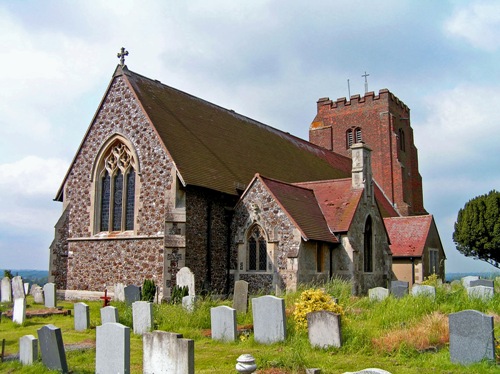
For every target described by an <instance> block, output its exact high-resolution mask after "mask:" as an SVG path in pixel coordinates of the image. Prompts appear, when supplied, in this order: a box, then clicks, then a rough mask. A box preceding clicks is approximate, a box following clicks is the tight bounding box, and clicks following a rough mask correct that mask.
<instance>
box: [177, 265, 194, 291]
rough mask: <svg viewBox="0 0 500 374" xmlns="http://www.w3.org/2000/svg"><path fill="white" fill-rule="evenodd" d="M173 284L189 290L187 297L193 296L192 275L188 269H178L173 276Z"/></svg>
mask: <svg viewBox="0 0 500 374" xmlns="http://www.w3.org/2000/svg"><path fill="white" fill-rule="evenodd" d="M175 282H176V285H177V286H178V287H186V286H187V288H188V290H189V296H195V295H196V293H195V289H194V285H195V283H194V274H193V272H192V271H191V269H189V268H188V267H183V268H180V269H179V271H178V272H177V274H176V275H175Z"/></svg>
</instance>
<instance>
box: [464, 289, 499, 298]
mask: <svg viewBox="0 0 500 374" xmlns="http://www.w3.org/2000/svg"><path fill="white" fill-rule="evenodd" d="M467 295H469V298H477V299H483V300H489V299H491V298H493V296H494V295H495V289H494V288H493V287H486V286H475V287H467Z"/></svg>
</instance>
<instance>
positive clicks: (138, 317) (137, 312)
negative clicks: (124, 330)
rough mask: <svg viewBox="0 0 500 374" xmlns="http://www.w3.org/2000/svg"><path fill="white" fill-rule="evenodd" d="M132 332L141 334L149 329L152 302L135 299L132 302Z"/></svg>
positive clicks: (151, 318)
mask: <svg viewBox="0 0 500 374" xmlns="http://www.w3.org/2000/svg"><path fill="white" fill-rule="evenodd" d="M132 321H133V326H134V334H137V335H142V334H144V333H146V332H149V331H151V327H152V326H153V303H150V302H149V301H136V302H135V303H133V304H132Z"/></svg>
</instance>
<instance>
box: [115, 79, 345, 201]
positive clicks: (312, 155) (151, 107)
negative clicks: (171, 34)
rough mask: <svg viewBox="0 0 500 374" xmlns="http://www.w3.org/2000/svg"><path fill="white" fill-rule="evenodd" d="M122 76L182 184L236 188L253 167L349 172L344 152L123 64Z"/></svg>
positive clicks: (290, 176)
mask: <svg viewBox="0 0 500 374" xmlns="http://www.w3.org/2000/svg"><path fill="white" fill-rule="evenodd" d="M118 71H119V70H118ZM124 76H125V77H126V79H127V80H128V81H129V82H130V84H131V86H132V87H133V89H134V92H135V93H136V95H137V97H138V98H139V100H140V102H141V104H142V106H143V107H144V109H145V111H146V113H147V115H148V116H149V118H150V119H151V121H152V123H153V125H154V126H155V128H156V130H157V132H158V134H159V136H160V137H161V139H162V141H163V143H164V144H165V147H166V149H167V150H168V151H169V152H170V154H171V156H172V158H173V160H174V162H175V164H176V166H177V168H178V169H179V172H180V174H181V176H182V178H183V179H184V181H185V182H186V183H187V184H188V185H195V186H201V187H206V188H210V189H213V190H216V191H221V192H224V193H229V194H236V193H237V191H236V186H242V185H243V186H246V185H247V184H248V183H249V182H250V181H251V180H252V178H253V176H254V175H255V173H260V174H262V175H266V176H269V177H272V178H276V179H279V180H282V181H285V182H289V183H293V182H303V181H309V180H325V179H337V178H345V177H349V176H350V171H351V160H350V159H349V158H347V157H344V156H341V155H338V154H335V153H333V152H330V151H328V150H326V149H323V148H321V147H318V146H315V145H313V144H311V143H309V142H307V141H305V140H302V139H299V138H297V137H295V136H292V135H290V134H288V133H285V132H282V131H280V130H277V129H274V128H272V127H269V126H266V125H264V124H262V123H260V122H257V121H254V120H252V119H250V118H247V117H244V116H242V115H240V114H237V113H235V112H233V111H231V110H228V109H224V108H222V107H219V106H217V105H214V104H212V103H209V102H207V101H204V100H202V99H199V98H197V97H194V96H191V95H189V94H187V93H184V92H182V91H179V90H176V89H174V88H171V87H169V86H166V85H164V84H162V83H160V82H158V81H155V80H151V79H149V78H145V77H143V76H141V75H139V74H136V73H133V72H130V71H128V70H125V75H124Z"/></svg>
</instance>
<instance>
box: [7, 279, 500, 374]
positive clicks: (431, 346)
mask: <svg viewBox="0 0 500 374" xmlns="http://www.w3.org/2000/svg"><path fill="white" fill-rule="evenodd" d="M313 287H316V288H324V289H325V290H326V291H327V292H328V293H329V294H330V295H332V296H333V297H335V298H337V299H338V300H339V303H340V304H341V305H342V307H343V308H344V311H345V316H344V318H343V319H342V338H343V344H342V347H340V348H330V349H312V348H311V347H310V343H309V340H308V336H307V332H306V331H296V329H295V323H294V321H293V318H292V312H293V308H294V303H295V302H296V301H297V300H298V299H299V297H300V292H301V291H303V290H305V289H308V288H313ZM350 289H351V285H350V284H349V283H347V282H344V281H340V280H334V281H332V282H330V283H328V284H326V285H320V286H315V285H307V286H304V287H302V288H301V290H299V291H298V292H294V293H288V294H286V295H283V296H282V297H283V298H284V299H285V307H286V315H287V338H286V340H285V341H284V342H282V343H275V344H271V345H263V344H258V343H256V342H255V341H254V339H253V334H251V333H249V330H247V332H246V334H241V335H240V338H239V339H238V340H237V341H236V342H231V343H222V342H218V341H213V340H212V339H211V338H210V308H212V307H215V306H220V305H227V306H231V301H229V300H221V299H216V298H210V297H205V298H199V299H198V300H197V302H196V307H195V309H194V311H193V312H191V313H189V312H187V311H185V310H184V309H183V308H182V306H180V305H170V304H161V305H157V304H155V305H154V308H153V316H154V322H153V323H154V329H159V330H163V331H171V332H176V333H181V334H183V335H184V337H185V338H189V339H194V340H195V372H196V373H234V372H235V370H234V367H235V364H236V358H237V357H238V356H240V355H241V354H244V353H250V354H252V355H253V356H254V357H255V358H256V362H257V365H258V368H259V370H262V371H261V372H262V373H265V372H266V371H268V372H272V371H271V370H272V369H274V370H281V371H274V372H273V373H304V372H305V370H304V369H305V368H312V367H318V368H321V369H322V373H343V372H345V371H356V370H361V369H364V368H368V367H379V368H383V369H384V370H387V371H389V372H392V373H393V374H396V373H398V374H399V373H403V374H406V373H408V374H413V373H414V374H417V373H418V374H422V373H464V374H465V373H494V372H498V373H500V366H497V365H495V364H492V363H487V362H482V363H479V364H473V365H470V366H462V365H459V364H454V363H451V362H450V354H449V349H448V345H447V339H448V336H447V333H448V331H447V324H448V319H447V315H448V314H449V313H454V312H458V311H461V310H466V309H475V310H478V311H481V312H483V313H487V314H490V315H494V316H495V326H496V327H495V332H496V333H495V335H496V336H500V317H499V315H500V294H499V293H497V294H495V296H494V297H493V298H492V299H491V300H488V301H483V300H480V299H470V298H469V297H468V296H467V293H466V291H465V290H464V289H463V288H462V287H461V286H459V285H458V286H449V285H445V286H441V287H438V288H437V290H436V298H435V299H432V298H429V297H425V296H418V297H414V296H411V295H409V296H406V297H403V298H401V299H395V298H393V297H389V298H387V299H385V300H383V301H371V300H370V299H369V298H368V297H352V296H351V295H350ZM27 304H28V308H27V310H34V309H44V307H43V306H42V305H36V304H33V299H32V298H31V296H30V297H28V303H27ZM86 304H88V305H89V307H90V325H91V326H90V327H91V328H90V329H89V330H86V331H75V330H74V319H73V316H63V315H52V316H50V317H32V318H28V319H27V320H26V321H25V322H24V323H23V325H16V324H14V323H13V322H12V321H11V320H10V319H7V318H5V317H3V318H2V321H1V323H0V339H5V340H6V346H5V354H6V356H7V357H9V356H10V355H13V354H16V353H17V352H18V349H19V338H20V337H21V336H23V335H26V334H32V335H34V336H35V337H37V330H38V329H39V328H41V327H42V326H44V325H46V324H49V323H51V324H53V325H55V326H57V327H60V328H61V330H62V335H63V341H64V343H65V345H66V347H67V349H66V355H67V361H68V366H69V368H70V370H71V371H72V372H73V373H93V372H94V370H95V336H96V330H95V327H96V326H98V325H100V308H101V306H102V304H101V302H86ZM111 305H113V306H115V307H117V308H118V314H119V318H120V323H123V324H125V325H127V326H129V327H131V328H132V312H131V307H129V306H127V305H126V304H125V303H119V302H111ZM58 306H61V307H62V308H63V309H73V303H72V302H61V301H59V302H58ZM0 307H1V308H2V310H6V309H7V307H8V306H7V305H0ZM237 322H238V326H250V325H251V324H252V310H251V303H249V311H248V313H246V314H238V316H237ZM130 335H131V347H130V352H131V372H132V373H141V372H142V338H141V336H139V335H135V334H133V333H131V334H130ZM0 372H1V373H13V372H16V373H17V372H19V373H51V371H49V370H47V369H46V368H45V367H44V366H43V365H42V364H41V362H38V363H36V364H35V365H33V366H22V365H21V364H20V363H19V362H18V361H15V360H9V361H7V362H4V363H0ZM54 373H55V372H54Z"/></svg>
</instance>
